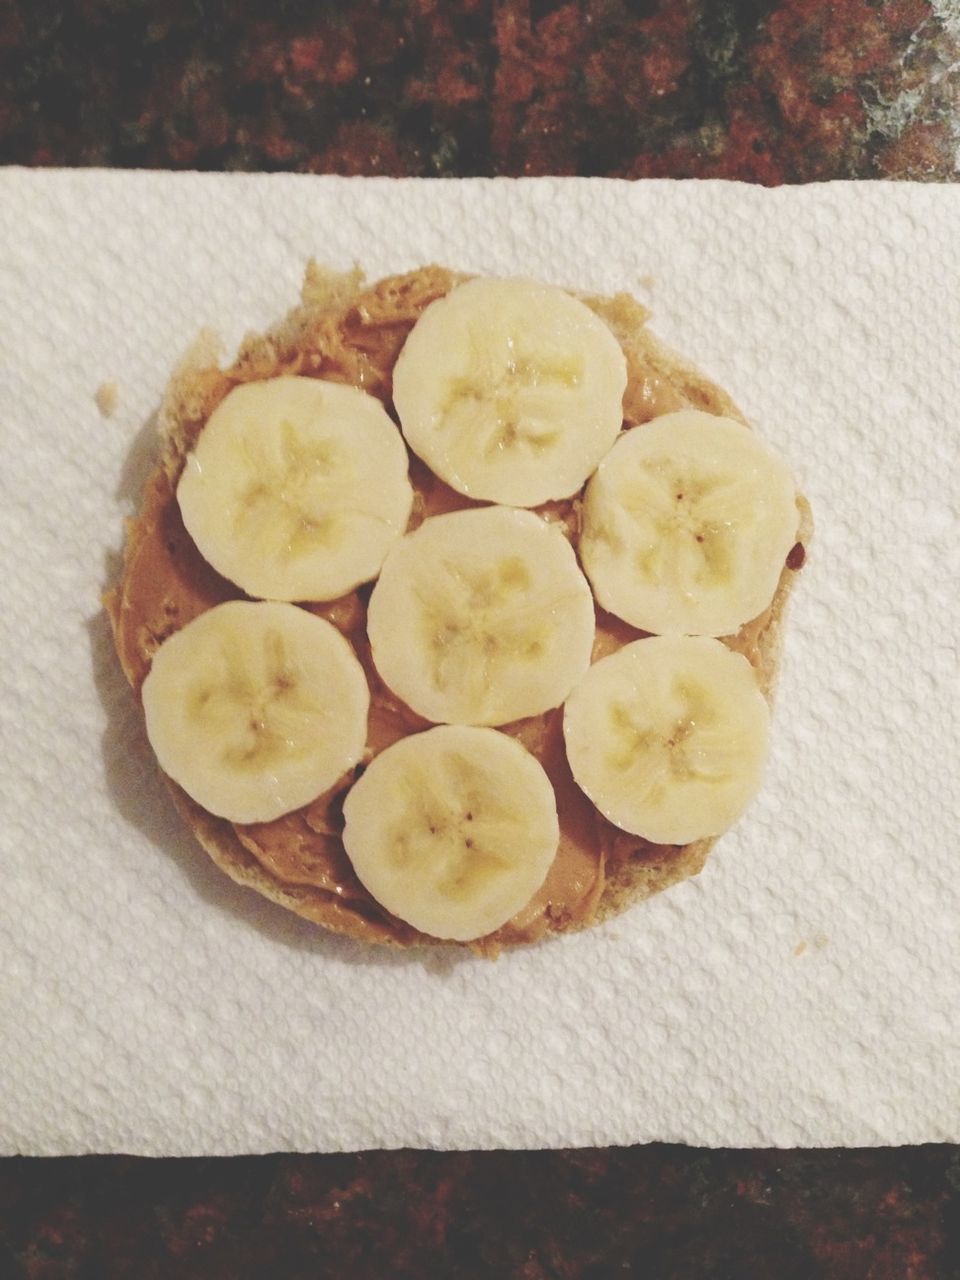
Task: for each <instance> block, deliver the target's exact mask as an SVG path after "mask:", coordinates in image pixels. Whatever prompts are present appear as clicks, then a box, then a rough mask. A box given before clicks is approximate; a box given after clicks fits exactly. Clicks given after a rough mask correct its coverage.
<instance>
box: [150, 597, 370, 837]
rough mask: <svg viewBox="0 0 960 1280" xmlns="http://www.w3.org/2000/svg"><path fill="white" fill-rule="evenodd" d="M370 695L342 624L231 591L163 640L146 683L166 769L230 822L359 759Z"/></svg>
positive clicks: (261, 816)
mask: <svg viewBox="0 0 960 1280" xmlns="http://www.w3.org/2000/svg"><path fill="white" fill-rule="evenodd" d="M369 703H370V694H369V690H368V688H367V682H366V677H365V676H364V673H363V668H362V667H361V665H360V663H359V661H358V660H357V658H356V656H355V655H354V652H353V650H352V649H351V647H350V645H349V643H348V642H347V641H346V640H345V639H344V637H343V636H342V635H341V634H340V632H339V631H338V630H337V629H336V627H334V626H332V625H331V624H330V623H329V622H326V621H324V619H323V618H317V617H315V616H314V615H313V614H311V613H307V611H306V610H304V609H298V608H297V607H296V606H295V605H292V604H273V603H264V602H259V601H248V600H232V601H230V602H229V603H227V604H221V605H217V606H216V607H215V608H213V609H208V610H207V612H206V613H202V614H201V615H200V616H199V617H198V618H195V619H194V620H193V621H192V622H190V623H188V624H187V625H186V626H185V627H184V628H183V629H182V630H181V631H177V632H175V634H174V635H172V636H171V637H170V638H169V639H168V640H165V641H164V643H163V644H162V645H161V646H160V648H159V649H158V650H157V652H156V653H155V654H154V656H153V663H152V665H151V668H150V671H149V673H148V675H147V678H146V680H145V681H144V685H143V709H144V713H145V716H146V725H147V737H148V738H149V739H150V745H151V746H152V747H153V750H154V752H155V754H156V757H157V759H158V761H159V762H160V767H161V769H163V771H164V772H165V773H166V774H167V775H168V776H169V777H171V778H172V779H173V780H174V782H176V783H178V784H179V785H180V786H181V787H182V788H183V789H184V791H186V792H187V794H188V795H189V796H191V797H192V798H193V799H194V800H195V801H196V802H197V804H199V805H202V806H203V808H204V809H206V810H208V811H209V812H210V813H213V814H216V816H217V817H220V818H227V819H229V820H230V821H231V822H241V823H243V822H269V821H271V820H272V819H273V818H278V817H280V815H281V814H284V813H289V812H291V811H292V810H294V809H299V808H300V807H301V806H302V805H305V804H308V803H309V802H310V801H311V800H313V799H314V798H315V797H316V796H318V795H321V794H322V793H323V792H324V791H326V790H327V789H328V788H330V787H332V786H333V784H334V783H335V782H336V781H337V780H338V779H339V778H341V777H342V776H343V774H344V773H346V771H347V770H348V769H350V768H352V767H353V765H355V764H356V763H357V761H358V760H359V759H360V757H361V756H362V755H363V751H364V746H365V744H366V738H367V712H368V709H369Z"/></svg>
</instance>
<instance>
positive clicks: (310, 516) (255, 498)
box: [234, 421, 346, 557]
mask: <svg viewBox="0 0 960 1280" xmlns="http://www.w3.org/2000/svg"><path fill="white" fill-rule="evenodd" d="M279 444H280V449H279V456H274V457H270V456H267V454H266V453H265V451H262V450H256V451H253V450H251V448H250V446H249V443H247V444H246V448H245V453H246V458H247V464H248V467H249V474H250V477H251V478H250V482H249V483H248V484H247V485H246V487H245V488H244V490H243V492H242V494H241V497H240V503H239V505H238V508H237V513H236V517H235V520H234V532H235V533H236V534H237V535H241V534H242V533H243V531H244V530H245V529H247V528H249V527H250V525H251V523H252V522H256V523H257V524H258V525H260V526H262V527H264V528H266V529H276V527H277V525H278V524H279V525H280V526H281V527H282V530H283V533H282V536H281V539H280V544H281V547H282V552H283V554H285V555H289V556H293V557H298V556H303V555H307V554H309V553H310V552H311V551H313V550H315V548H316V546H317V544H318V543H319V544H323V545H327V546H330V545H332V542H333V539H334V537H335V535H336V531H337V529H338V527H339V525H338V521H337V519H336V515H337V512H338V510H340V509H341V508H342V505H343V504H342V502H338V501H337V496H338V494H339V493H341V492H342V491H343V476H344V473H343V467H344V465H345V462H346V460H345V458H344V456H343V453H342V451H341V450H339V449H338V448H337V446H336V444H335V443H334V441H332V440H319V441H317V440H313V441H309V442H308V441H305V440H303V438H302V437H301V436H300V435H299V434H298V432H297V431H296V429H295V428H294V426H293V424H292V423H290V422H288V421H284V422H282V423H281V425H280V430H279Z"/></svg>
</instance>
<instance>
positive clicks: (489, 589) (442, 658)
mask: <svg viewBox="0 0 960 1280" xmlns="http://www.w3.org/2000/svg"><path fill="white" fill-rule="evenodd" d="M594 628H595V620H594V609H593V597H592V596H591V594H590V587H589V584H588V583H587V580H586V578H585V577H584V576H583V574H582V573H581V572H580V568H579V566H578V564H577V560H576V556H575V555H574V551H573V548H572V547H571V546H570V543H569V542H568V541H567V540H566V538H565V537H564V536H563V534H562V533H561V532H560V531H559V529H557V528H556V527H555V526H554V525H551V524H548V523H547V522H546V521H544V520H541V519H540V517H539V516H536V515H534V514H533V512H531V511H518V510H516V509H515V508H511V507H477V508H473V509H471V510H468V511H456V512H452V513H450V514H448V515H441V516H434V517H432V518H431V519H429V520H425V521H424V523H423V524H422V525H421V526H420V528H419V529H417V530H416V531H415V532H414V533H411V534H408V535H407V536H406V537H405V538H403V539H401V541H400V542H398V543H397V545H396V546H395V547H394V548H393V550H392V551H391V552H390V554H389V555H388V556H387V559H386V561H385V562H384V566H383V569H382V571H381V573H380V577H379V578H378V579H377V583H376V586H375V587H374V589H373V594H372V595H371V597H370V604H369V608H368V611H367V632H368V635H369V637H370V644H371V649H372V653H373V661H374V664H375V665H376V668H377V670H378V672H379V673H380V675H381V676H382V677H383V679H384V681H385V682H386V683H387V684H388V685H389V686H390V688H391V689H392V690H393V692H394V693H395V694H396V696H397V697H398V698H401V699H402V700H403V701H404V702H405V703H406V704H407V705H408V706H409V707H412V708H413V710H414V711H416V712H417V713H418V715H421V716H424V717H425V718H426V719H427V720H434V721H440V722H447V723H451V724H482V725H496V724H506V723H507V722H508V721H510V720H519V719H521V718H522V717H524V716H534V715H539V714H540V713H541V712H543V711H547V710H549V709H550V708H551V707H556V706H559V705H560V703H561V702H562V701H563V700H564V698H565V697H566V696H567V694H568V693H569V692H570V690H571V689H572V688H573V685H574V684H575V682H576V681H577V679H578V678H579V677H580V676H581V675H582V674H583V672H584V671H586V669H587V666H588V664H589V662H590V651H591V649H592V647H593V636H594Z"/></svg>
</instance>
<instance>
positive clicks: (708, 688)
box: [563, 636, 770, 844]
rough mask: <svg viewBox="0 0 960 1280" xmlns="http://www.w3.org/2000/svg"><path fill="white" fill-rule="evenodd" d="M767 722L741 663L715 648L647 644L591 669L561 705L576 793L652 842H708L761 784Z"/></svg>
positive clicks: (674, 641) (678, 642) (695, 640)
mask: <svg viewBox="0 0 960 1280" xmlns="http://www.w3.org/2000/svg"><path fill="white" fill-rule="evenodd" d="M769 721H770V714H769V710H768V708H767V703H766V701H765V700H764V697H763V694H762V693H761V692H760V688H759V685H758V684H757V679H756V675H755V673H754V670H753V668H752V667H751V666H750V663H749V662H748V661H747V660H746V658H744V657H743V655H742V654H739V653H734V652H733V651H732V650H731V649H728V648H727V647H726V646H725V645H724V644H721V642H720V641H719V640H713V639H710V638H707V637H704V636H677V637H668V636H651V637H650V638H649V639H646V640H635V641H633V642H632V643H631V644H628V645H625V646H624V647H623V648H622V649H619V650H618V651H617V652H616V653H613V654H611V655H610V656H609V657H608V658H602V659H601V660H600V661H599V662H597V663H595V664H594V665H593V666H592V667H591V668H590V670H589V671H588V672H587V674H586V675H585V676H584V677H583V679H582V680H581V681H580V683H579V684H578V685H577V687H576V689H574V691H573V693H572V694H571V695H570V697H569V699H568V700H567V704H566V707H565V708H564V715H563V733H564V740H565V742H566V748H567V759H568V760H569V762H570V769H571V771H572V773H573V776H574V779H575V780H576V782H577V784H578V786H579V787H580V788H581V790H582V791H584V792H585V793H586V795H587V796H588V797H589V798H590V799H591V800H592V801H593V803H594V804H595V805H596V807H597V808H598V809H599V810H600V812H601V813H602V814H603V815H604V816H605V817H606V818H608V819H609V820H610V822H612V823H613V824H614V825H615V826H617V827H621V828H622V829H623V830H624V831H629V832H632V833H633V834H634V835H638V836H643V837H644V838H645V839H647V840H652V841H653V842H654V843H655V844H689V843H690V842H691V841H694V840H700V839H703V838H704V837H707V836H718V835H720V834H721V833H722V832H724V831H726V830H727V828H728V827H730V826H732V824H733V823H734V822H735V821H736V820H737V818H739V816H740V815H741V813H742V812H743V811H744V809H745V808H746V806H747V805H748V804H749V802H750V800H751V799H752V798H753V796H754V795H755V794H756V792H757V790H758V789H759V786H760V776H761V772H762V769H763V763H764V760H765V758H766V753H767V737H768V730H769Z"/></svg>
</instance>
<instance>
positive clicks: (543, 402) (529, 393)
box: [440, 334, 583, 461]
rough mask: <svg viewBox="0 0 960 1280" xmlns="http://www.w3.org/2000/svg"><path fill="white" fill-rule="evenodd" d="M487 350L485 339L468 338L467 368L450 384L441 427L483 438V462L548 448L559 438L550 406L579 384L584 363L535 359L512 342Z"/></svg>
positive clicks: (563, 358)
mask: <svg viewBox="0 0 960 1280" xmlns="http://www.w3.org/2000/svg"><path fill="white" fill-rule="evenodd" d="M486 346H487V340H486V338H485V337H481V336H478V335H476V334H474V335H473V336H472V338H471V347H472V350H473V353H474V360H473V362H472V366H471V370H470V372H469V373H466V374H461V375H460V376H459V377H454V378H452V379H451V380H450V386H449V391H448V393H447V396H446V398H445V400H444V402H443V404H442V407H441V412H440V421H441V425H442V426H444V427H447V428H453V429H455V430H460V429H464V428H466V429H469V430H470V431H473V432H480V433H483V434H485V435H486V440H485V443H484V445H483V449H482V454H483V457H484V458H485V460H487V461H490V460H492V459H494V458H496V457H497V456H498V455H500V454H502V453H504V452H505V451H508V450H510V449H513V448H516V447H517V446H519V447H521V448H523V449H525V450H526V451H527V452H528V453H530V454H533V455H537V454H540V453H543V452H544V451H545V450H547V449H550V448H551V447H552V446H553V445H555V444H556V443H557V441H558V440H559V439H560V436H561V432H560V430H559V429H558V428H556V427H551V426H550V421H551V406H552V405H553V403H554V402H555V400H556V397H557V396H558V395H563V393H564V392H566V391H570V390H572V389H574V388H576V387H578V386H579V385H580V382H581V380H582V378H583V362H582V360H580V359H578V358H577V357H575V356H558V357H552V358H551V357H549V356H540V357H538V358H533V357H531V356H529V355H527V354H525V353H524V352H523V351H522V350H521V349H520V347H519V344H518V343H517V341H516V339H515V338H508V339H506V341H505V343H504V345H503V349H501V350H498V351H495V352H491V351H490V350H489V349H486V350H485V349H484V348H485V347H486Z"/></svg>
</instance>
